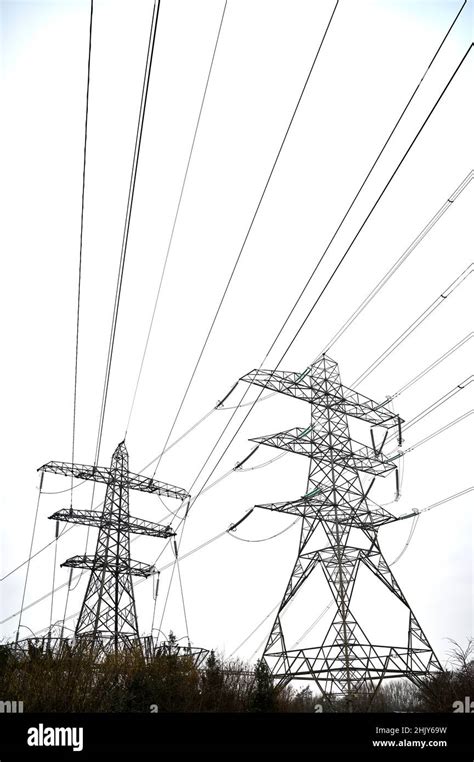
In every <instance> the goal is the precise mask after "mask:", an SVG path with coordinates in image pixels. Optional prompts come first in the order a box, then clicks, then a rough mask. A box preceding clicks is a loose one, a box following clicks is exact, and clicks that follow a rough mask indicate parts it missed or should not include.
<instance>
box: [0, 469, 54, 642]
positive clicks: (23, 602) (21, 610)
mask: <svg viewBox="0 0 474 762" xmlns="http://www.w3.org/2000/svg"><path fill="white" fill-rule="evenodd" d="M43 477H44V474H43V473H41V476H40V486H39V492H38V500H37V501H36V511H35V518H34V521H33V531H32V533H31V542H30V552H29V554H28V560H27V562H26V574H25V582H24V585H23V594H22V596H21V606H20V611H19V612H18V613H19V614H20V618H19V620H18V628H17V632H16V639H17V640H18V636H19V632H20V627H21V618H22V616H23V610H24V606H25V595H26V586H27V585H28V576H29V573H30V562H31V558H32V554H33V543H34V541H35V533H36V522H37V520H38V511H39V506H40V501H41V488H42V486H43ZM2 624H3V622H2Z"/></svg>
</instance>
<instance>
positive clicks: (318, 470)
mask: <svg viewBox="0 0 474 762" xmlns="http://www.w3.org/2000/svg"><path fill="white" fill-rule="evenodd" d="M242 380H244V381H247V382H248V383H252V384H257V385H258V386H263V387H265V388H267V389H270V390H273V391H275V392H280V393H282V394H286V395H290V396H292V397H296V398H298V399H301V400H305V401H306V402H309V403H310V405H311V423H310V425H309V426H308V427H307V428H294V429H291V430H289V431H283V432H280V433H278V434H274V435H272V436H265V437H259V438H256V439H253V440H252V441H255V442H258V443H260V444H265V445H269V446H271V447H276V448H278V449H280V450H289V451H290V452H293V453H296V454H299V455H305V456H306V457H307V458H309V476H308V485H307V490H306V494H305V495H304V496H303V497H301V498H299V499H298V500H293V501H288V502H280V503H267V504H263V505H258V506H256V507H258V508H266V509H269V510H271V511H278V512H280V513H288V514H292V515H295V516H300V517H301V520H302V521H301V534H300V540H299V547H298V557H297V560H296V563H295V565H294V568H293V570H292V572H291V576H290V580H289V582H288V585H287V587H286V590H285V594H284V596H283V599H282V601H281V604H280V607H279V609H278V613H277V615H276V618H275V621H274V624H273V627H272V629H271V632H270V636H269V638H268V641H267V644H266V646H265V649H264V653H263V657H264V659H265V660H266V661H267V663H268V665H269V667H270V669H271V672H272V674H273V676H274V678H275V679H276V680H278V684H280V685H285V684H287V683H289V682H290V681H291V680H294V679H300V680H314V681H315V682H316V683H317V685H318V687H319V689H320V691H321V692H322V694H323V695H324V696H325V697H327V698H328V699H329V700H331V699H332V698H333V697H344V698H345V699H346V700H347V701H348V705H349V708H350V707H351V704H352V701H353V699H354V698H355V697H356V696H360V695H364V696H365V697H369V698H370V697H373V696H374V695H375V693H376V691H377V690H378V688H379V686H380V684H381V681H382V680H383V679H385V678H389V677H407V678H409V679H410V680H412V681H413V682H414V683H416V684H419V683H420V681H421V679H422V678H423V677H424V676H426V675H427V674H428V673H429V672H431V671H439V670H441V665H440V663H439V661H438V659H437V657H436V655H435V653H434V651H433V649H432V648H431V646H430V644H429V642H428V639H427V637H426V635H425V634H424V632H423V630H422V628H421V626H420V624H419V623H418V620H417V619H416V617H415V615H414V613H413V611H412V609H411V607H410V605H409V604H408V602H407V600H406V598H405V596H404V594H403V592H402V590H401V589H400V586H399V584H398V583H397V581H396V579H395V577H394V576H393V574H392V572H391V570H390V568H389V565H388V563H387V561H386V560H385V558H384V556H383V554H382V551H381V549H380V546H379V540H378V531H379V528H380V527H381V526H383V525H384V524H386V523H388V522H390V521H394V520H395V516H393V514H391V513H390V512H389V511H387V510H386V509H385V508H382V507H381V506H376V505H375V504H374V507H370V506H369V502H368V493H369V490H370V489H371V487H372V485H373V483H374V481H375V477H377V476H386V475H387V474H389V473H390V472H392V471H393V470H394V469H395V466H394V464H393V462H391V460H389V459H388V458H387V457H386V456H385V455H383V454H382V448H383V446H384V444H385V440H386V438H387V434H388V429H391V428H393V427H396V429H395V431H397V429H398V431H397V433H398V440H399V444H401V423H402V421H401V419H400V417H399V416H398V415H396V414H394V413H393V412H392V411H391V410H390V409H389V408H388V407H387V406H386V405H384V404H380V403H377V402H375V401H374V400H371V399H369V398H368V397H365V396H363V395H362V394H359V393H358V392H355V391H353V390H352V389H349V388H347V387H346V386H343V384H342V383H341V379H340V375H339V368H338V365H337V363H336V362H334V360H331V359H330V358H329V357H327V356H325V355H322V356H321V357H320V358H319V359H318V360H317V361H316V362H315V363H314V364H313V365H311V366H310V367H309V368H308V369H307V370H306V371H305V372H304V373H302V374H298V373H291V372H284V371H278V370H274V371H268V370H254V371H252V372H251V373H249V374H247V375H246V376H244V377H243V379H242ZM349 417H353V418H357V419H360V420H361V421H365V422H366V423H368V424H370V425H371V434H372V446H371V447H368V446H366V445H363V444H361V443H358V442H356V441H354V440H353V439H352V438H351V436H350V432H349V423H348V418H349ZM377 427H382V428H383V429H385V436H384V437H383V439H382V442H381V443H380V444H378V445H377V444H376V436H375V435H374V430H375V431H376V430H377ZM361 473H365V474H370V475H371V476H372V480H371V482H370V484H369V485H368V487H365V488H364V487H363V484H362V480H361V476H360V474H361ZM318 535H319V542H318ZM314 546H316V547H314ZM362 567H365V568H366V569H367V570H369V572H371V574H372V575H373V576H374V577H375V578H376V579H377V580H379V582H380V583H382V586H384V588H385V590H387V589H388V591H389V594H391V595H392V596H394V597H395V598H396V599H398V601H399V602H400V604H402V605H401V606H400V607H399V608H401V609H402V611H401V613H402V614H403V610H404V612H405V617H406V633H407V636H406V637H407V640H406V642H405V643H404V644H400V645H390V644H382V645H380V644H378V643H377V641H374V639H373V638H370V637H369V636H368V635H366V633H365V629H362V626H361V625H360V623H359V621H358V619H357V618H356V615H355V613H354V611H353V609H354V606H353V593H354V588H355V586H356V581H357V576H358V572H359V571H360V570H361V568H362ZM316 569H320V570H322V572H323V575H324V576H323V580H324V581H325V583H326V584H327V586H328V587H329V588H330V591H331V594H332V597H333V602H334V604H335V609H336V613H335V615H334V617H333V618H332V621H331V623H330V625H329V629H328V630H327V632H326V634H325V636H323V637H322V639H321V641H320V642H319V643H318V645H316V646H312V647H308V648H307V647H302V648H287V646H286V641H285V622H286V624H287V623H288V620H286V617H285V614H287V612H285V609H286V608H287V606H288V604H289V603H290V601H292V599H293V598H294V597H295V596H296V594H297V593H298V591H299V590H300V589H301V587H302V585H303V584H304V583H305V582H306V581H307V580H308V577H309V576H310V575H311V574H312V573H313V572H314V571H315V570H316ZM384 588H383V587H382V588H381V590H382V591H383V589H384ZM317 605H318V606H319V605H320V603H319V604H317ZM372 616H375V617H377V616H379V617H380V616H383V614H382V611H374V610H372ZM284 619H285V622H284V621H283V620H284ZM404 627H405V625H404Z"/></svg>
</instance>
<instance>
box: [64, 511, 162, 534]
mask: <svg viewBox="0 0 474 762" xmlns="http://www.w3.org/2000/svg"><path fill="white" fill-rule="evenodd" d="M49 518H50V519H53V521H67V522H69V523H70V524H86V525H87V526H91V527H107V528H109V529H118V528H119V527H120V528H121V529H122V530H125V531H127V532H133V533H134V534H146V535H149V536H150V537H174V535H175V534H176V532H173V530H172V529H171V527H170V526H165V525H163V524H157V523H155V522H154V521H145V520H144V519H137V518H134V517H133V516H130V518H128V519H123V518H120V519H119V517H118V516H117V514H115V513H113V514H104V513H100V512H99V511H90V510H89V511H72V512H71V511H70V510H69V509H68V508H64V509H63V510H61V511H56V513H53V514H52V516H50V517H49Z"/></svg>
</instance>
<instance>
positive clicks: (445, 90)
mask: <svg viewBox="0 0 474 762" xmlns="http://www.w3.org/2000/svg"><path fill="white" fill-rule="evenodd" d="M473 46H474V44H471V45H470V46H469V47H468V49H467V51H466V52H465V54H464V55H463V57H462V58H461V60H460V62H459V63H458V65H457V66H456V68H455V70H454V72H453V73H452V74H451V76H450V77H449V79H448V81H447V83H446V84H445V86H444V87H443V89H442V91H441V93H440V95H439V96H438V97H437V99H436V101H435V103H434V105H433V106H432V107H431V109H430V111H429V113H428V115H427V116H426V117H425V119H424V121H423V123H422V125H421V127H420V128H419V129H418V131H417V133H416V134H415V137H414V138H413V139H412V141H411V142H410V144H409V146H408V148H407V149H406V151H405V153H404V154H403V156H402V158H401V159H400V161H399V162H398V164H397V166H396V168H395V170H394V171H393V172H392V174H391V176H390V178H389V180H388V181H387V183H386V184H385V186H384V188H383V190H382V191H381V193H380V194H379V196H378V197H377V199H376V201H375V203H374V204H373V206H372V207H371V209H370V211H369V213H368V214H367V216H366V217H365V219H364V221H363V223H362V225H361V226H360V227H359V229H358V231H357V233H356V234H355V236H354V237H353V239H352V241H351V243H350V244H349V246H348V247H347V248H346V250H345V252H344V253H343V254H342V256H341V257H340V259H339V261H338V263H337V265H336V267H335V268H334V269H333V271H332V273H331V275H330V276H329V278H328V279H327V281H326V283H325V285H324V287H323V288H322V289H321V291H320V292H319V295H318V297H317V298H316V300H315V302H314V303H313V305H312V307H311V308H310V310H309V312H308V313H307V315H306V317H305V318H304V320H303V322H302V323H301V325H300V327H299V328H298V330H297V331H296V333H295V335H294V336H293V338H292V340H291V341H290V343H289V345H288V346H287V348H286V350H285V351H284V353H283V355H282V356H281V357H280V360H279V361H278V363H277V366H279V365H280V364H281V362H282V361H283V359H284V358H285V357H286V355H287V354H288V352H289V350H290V349H291V347H292V345H293V344H294V342H295V341H296V339H297V337H298V335H299V334H300V332H301V330H302V329H303V327H304V325H305V324H306V322H307V320H308V319H309V317H310V315H311V314H312V312H313V311H314V309H315V307H316V306H317V304H318V303H319V301H320V299H321V298H322V296H323V295H324V293H325V291H326V290H327V288H328V287H329V285H330V284H331V282H332V280H333V278H334V277H335V275H336V273H337V271H338V270H339V268H340V267H341V265H342V264H343V262H344V260H345V258H346V257H347V255H348V254H349V252H350V250H351V249H352V246H353V245H354V243H355V241H356V240H357V238H358V236H359V235H360V233H361V231H362V230H363V228H364V226H365V225H366V223H367V222H368V220H369V219H370V217H371V215H372V213H373V212H374V210H375V208H376V207H377V205H378V203H379V202H380V200H381V199H382V197H383V195H384V194H385V192H386V190H387V189H388V187H389V186H390V183H391V182H392V181H393V179H394V177H395V176H396V174H397V172H398V171H399V169H400V167H401V166H402V165H403V162H404V161H405V159H406V158H407V156H408V155H409V153H410V151H411V149H412V148H413V146H414V145H415V143H416V141H417V140H418V138H419V136H420V135H421V133H422V131H423V129H424V127H425V126H426V124H427V123H428V121H429V119H430V118H431V116H432V115H433V113H434V111H435V110H436V108H437V106H438V104H439V103H440V102H441V100H442V98H443V96H444V95H445V93H446V92H447V90H448V88H449V86H450V84H451V83H452V81H453V80H454V78H455V76H456V74H457V73H458V71H459V70H460V68H461V66H462V64H463V63H464V61H465V60H466V58H467V56H468V55H469V53H470V51H471V49H472V47H473ZM453 285H454V284H453ZM450 288H452V287H450ZM272 346H273V345H272ZM270 351H271V350H270ZM268 354H269V352H268V353H267V354H266V356H265V358H264V360H263V361H262V363H261V364H260V366H259V369H260V368H261V367H262V366H263V363H264V362H265V360H266V359H267V357H268ZM308 370H309V369H306V371H304V373H306V372H307V371H308ZM304 373H303V374H302V375H304ZM263 390H264V387H262V389H261V391H260V393H259V395H258V396H257V397H256V399H255V400H254V403H253V405H252V406H251V407H250V408H249V410H248V412H247V413H246V415H245V416H244V418H243V420H242V421H241V423H240V424H239V426H238V428H237V429H236V431H235V433H234V434H233V436H232V438H231V439H230V441H229V443H228V444H227V445H226V447H225V449H224V450H223V452H222V454H221V455H220V457H219V459H218V460H217V462H216V464H215V465H214V467H213V468H212V470H211V472H210V474H209V475H208V476H207V478H206V480H205V481H204V484H203V486H202V487H201V488H200V490H199V491H198V493H197V494H196V496H195V497H194V498H193V500H192V501H191V506H192V505H194V504H195V502H196V500H197V499H198V498H199V496H200V494H201V492H202V489H203V488H204V487H205V486H206V484H207V483H208V481H209V479H210V478H211V477H212V475H213V474H214V472H215V470H216V468H217V467H218V466H219V464H220V462H221V461H222V459H223V458H224V456H225V455H226V453H227V451H228V450H229V448H230V446H231V444H232V442H233V441H234V439H235V438H236V436H237V434H238V433H239V432H240V430H241V429H242V427H243V425H244V424H245V422H246V421H247V419H248V417H249V415H250V413H251V412H252V410H253V408H254V406H255V404H257V402H258V400H259V399H260V397H261V395H262V394H263ZM247 392H248V388H247V389H246V391H245V392H244V394H243V396H242V399H241V401H243V399H244V397H245V396H246V394H247ZM236 412H237V411H236V410H234V412H233V413H232V415H231V417H230V418H229V420H228V421H227V424H226V426H225V427H224V429H223V431H222V432H221V434H220V436H219V438H218V440H217V442H216V443H215V445H214V446H213V448H212V450H211V452H210V453H209V455H208V457H207V458H206V461H205V462H204V465H203V466H202V467H201V469H200V471H199V473H198V475H197V477H196V479H195V480H194V482H193V486H194V485H195V483H196V481H197V479H199V477H200V475H201V473H202V472H203V470H204V468H205V466H206V465H207V463H208V462H209V460H210V458H211V457H212V454H213V452H214V451H215V449H216V447H217V446H218V444H219V442H220V441H221V439H222V437H223V436H224V433H225V431H226V430H227V428H228V427H229V425H230V423H231V422H232V420H233V418H234V415H235V413H236ZM192 488H193V487H191V489H190V490H189V492H192Z"/></svg>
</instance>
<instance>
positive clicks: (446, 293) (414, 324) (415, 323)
mask: <svg viewBox="0 0 474 762" xmlns="http://www.w3.org/2000/svg"><path fill="white" fill-rule="evenodd" d="M473 270H474V263H471V264H470V265H469V267H466V269H465V270H464V271H463V272H462V273H461V274H460V275H458V277H457V278H456V279H455V280H454V281H453V282H452V283H451V284H450V285H449V286H448V288H447V289H446V290H445V291H443V292H442V293H441V294H440V295H439V296H438V297H437V298H436V299H435V300H434V301H433V302H431V304H430V305H429V306H428V307H427V308H426V309H425V310H424V311H423V312H422V313H421V314H420V315H419V316H418V317H417V318H416V320H414V321H413V322H412V323H411V324H410V325H409V326H408V328H406V329H405V330H404V331H403V332H402V333H401V334H400V335H399V336H398V337H397V338H396V339H395V341H393V342H392V343H391V344H390V346H389V347H387V349H386V350H385V351H384V352H382V354H381V355H379V356H378V357H377V359H376V360H374V362H373V363H371V365H369V367H368V368H366V370H365V371H364V372H363V373H361V375H360V376H359V377H358V378H356V380H355V381H354V382H353V383H352V384H351V387H352V388H353V389H355V388H356V387H357V386H359V384H361V383H362V381H365V380H366V378H368V377H369V376H370V375H371V374H372V373H373V372H374V370H375V369H376V368H378V366H379V365H380V364H381V363H382V362H384V360H386V359H387V357H389V356H390V355H391V354H392V352H394V351H395V350H396V349H397V348H398V347H399V346H400V344H402V342H404V341H405V340H406V339H407V338H408V337H409V336H411V334H412V333H413V332H414V331H415V330H416V329H417V328H418V327H419V326H420V325H422V323H424V322H425V320H426V319H427V318H428V317H429V316H430V315H431V313H432V312H434V311H435V310H437V309H438V307H439V306H440V305H441V304H443V303H444V301H445V300H446V299H447V298H448V296H450V295H451V294H452V293H453V291H455V290H456V289H457V287H458V286H460V285H461V283H463V281H464V280H465V279H466V278H467V277H468V275H470V274H471V273H472V272H473Z"/></svg>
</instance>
